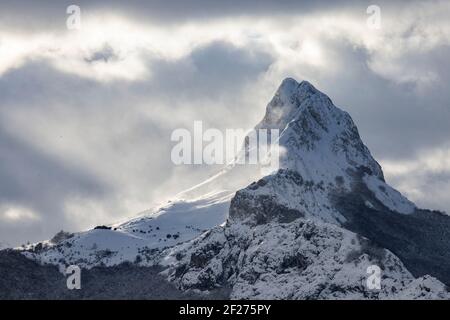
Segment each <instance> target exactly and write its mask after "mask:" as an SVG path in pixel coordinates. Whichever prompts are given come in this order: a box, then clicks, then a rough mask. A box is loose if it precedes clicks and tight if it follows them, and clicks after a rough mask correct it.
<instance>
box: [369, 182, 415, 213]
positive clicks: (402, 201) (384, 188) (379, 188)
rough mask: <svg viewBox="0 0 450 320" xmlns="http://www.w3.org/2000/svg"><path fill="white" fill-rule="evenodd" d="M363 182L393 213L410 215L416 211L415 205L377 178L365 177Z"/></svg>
mask: <svg viewBox="0 0 450 320" xmlns="http://www.w3.org/2000/svg"><path fill="white" fill-rule="evenodd" d="M363 180H364V182H365V183H366V185H367V187H368V188H369V190H370V191H372V192H373V194H374V195H375V197H376V198H377V199H378V200H379V201H381V202H382V203H383V204H384V205H385V206H386V207H388V208H389V209H391V210H392V211H395V212H398V213H404V214H410V213H413V212H414V211H415V210H416V205H415V204H414V203H412V202H411V201H409V200H408V199H406V198H405V197H404V196H402V194H401V193H400V192H398V191H397V190H395V189H394V188H392V187H391V186H389V185H388V184H386V183H385V182H384V181H382V180H380V179H378V178H377V177H374V176H370V175H365V176H364V177H363Z"/></svg>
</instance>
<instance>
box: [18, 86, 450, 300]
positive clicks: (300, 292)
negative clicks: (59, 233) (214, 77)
mask: <svg viewBox="0 0 450 320" xmlns="http://www.w3.org/2000/svg"><path fill="white" fill-rule="evenodd" d="M255 129H279V130H280V135H279V139H278V141H276V143H278V145H279V146H280V147H281V149H282V152H281V154H280V168H279V170H276V171H274V172H272V173H271V174H269V175H266V176H261V171H260V170H259V168H258V167H257V166H254V165H239V164H237V162H235V163H231V164H229V165H227V166H226V167H225V168H224V169H223V170H222V171H221V172H219V173H218V174H217V175H216V176H214V177H212V178H211V179H208V180H207V181H205V182H203V183H200V184H198V185H196V186H195V187H193V188H191V189H189V190H187V191H186V192H183V193H182V194H179V195H178V196H177V197H176V200H174V201H172V202H170V203H168V204H166V205H164V206H161V207H159V208H156V209H154V210H150V211H148V212H145V213H143V214H142V215H140V216H138V217H137V218H135V219H133V220H130V221H128V222H125V223H122V224H119V225H113V226H111V227H110V228H100V229H94V230H90V231H87V232H82V233H77V234H74V235H72V236H70V237H65V238H64V239H61V241H53V242H51V241H46V242H43V243H40V244H37V245H32V246H30V247H29V248H27V250H25V251H24V254H25V255H26V256H28V257H30V258H33V259H35V260H37V261H40V262H42V263H51V264H58V265H60V266H64V265H69V264H78V265H80V266H82V267H85V268H91V267H93V266H97V265H103V264H104V265H107V266H112V265H116V264H119V263H121V262H124V261H131V262H135V263H137V264H139V265H155V264H159V265H163V266H164V267H165V268H166V271H165V275H166V276H167V277H168V278H169V279H170V280H171V281H173V282H174V283H176V284H177V285H178V286H179V287H180V288H181V289H183V290H192V289H195V290H200V291H205V292H206V291H209V290H211V289H214V288H218V287H229V288H230V289H231V295H232V297H233V298H282V299H302V298H321V299H322V298H346V299H350V298H448V297H449V296H448V292H447V291H446V288H445V286H444V285H443V284H442V283H441V282H439V281H438V280H436V279H435V278H432V277H429V276H424V277H418V278H417V279H415V278H414V277H413V276H412V275H411V273H410V272H409V271H408V270H407V268H406V267H405V265H404V264H403V263H402V261H400V259H399V257H398V255H395V254H394V253H392V252H390V251H389V250H386V249H383V248H379V247H377V246H376V245H374V243H373V242H371V241H369V240H368V239H366V238H364V237H362V236H360V235H358V234H356V233H354V232H351V231H349V230H348V229H349V228H350V226H351V225H352V223H353V224H354V225H355V226H356V222H355V221H349V220H352V219H353V220H355V219H354V217H355V214H356V215H357V214H358V213H357V212H355V211H358V210H359V208H360V207H358V205H359V203H357V201H356V200H355V201H356V202H355V203H354V204H353V203H351V206H350V205H347V203H342V202H343V200H342V199H344V198H345V199H346V201H347V202H348V199H350V200H352V199H357V200H358V201H359V200H360V199H362V201H363V206H364V208H366V209H367V210H369V211H370V210H372V211H371V212H373V213H374V214H378V213H379V215H377V216H376V217H378V216H382V214H387V215H390V216H393V217H395V218H396V219H397V216H402V217H413V216H414V217H415V215H416V214H417V212H418V209H417V208H416V206H415V205H414V204H413V203H412V202H410V201H409V200H408V199H406V198H405V197H403V196H402V195H401V194H400V192H398V191H396V190H395V189H393V188H392V187H390V186H389V185H387V184H386V182H385V180H384V177H383V172H382V170H381V167H380V166H379V164H378V163H377V162H376V161H375V159H374V158H373V157H372V155H371V154H370V152H369V150H368V148H367V147H366V146H365V145H364V143H363V142H362V141H361V138H360V136H359V133H358V130H357V128H356V126H355V124H354V123H353V121H352V119H351V117H350V116H349V114H348V113H346V112H344V111H342V110H341V109H339V108H337V107H336V106H334V105H333V103H332V101H331V100H330V98H328V97H327V96H326V95H325V94H323V93H322V92H320V91H318V90H317V89H316V88H314V87H313V86H312V85H311V84H310V83H308V82H306V81H303V82H301V83H298V82H296V81H295V80H293V79H290V78H288V79H285V80H284V81H283V82H282V84H281V86H280V87H279V88H278V90H277V92H276V93H275V96H274V98H273V99H272V100H271V101H270V103H269V104H268V105H267V109H266V114H265V116H264V118H263V120H262V121H261V122H260V123H259V124H258V125H257V126H256V127H255ZM269 132H270V131H269ZM272 142H273V141H272ZM247 153H248V149H247V146H246V145H245V144H244V146H243V148H242V150H241V153H240V155H239V156H238V158H239V157H244V156H245V155H246V154H247ZM224 190H226V191H224ZM355 195H357V197H355ZM339 201H340V202H339ZM338 202H339V205H337V203H338ZM344 202H345V201H344ZM347 209H348V210H351V211H352V212H351V215H350V214H346V213H347V212H346V211H345V210H347ZM343 210H344V211H343ZM367 210H365V211H364V212H365V213H367V212H366V211H367ZM381 213H382V214H381ZM374 217H375V216H374ZM416 220H417V219H416ZM419 220H420V219H419ZM405 221H406V222H405V223H407V220H405ZM414 221H415V220H414ZM436 221H438V220H436ZM357 223H358V224H357V227H358V228H359V229H361V230H367V227H368V224H364V221H359V220H358V221H357ZM402 223H403V222H402ZM414 223H416V222H414ZM397 225H398V224H397ZM363 227H364V228H363ZM401 227H402V226H401V225H400V226H399V228H401ZM355 228H356V227H355ZM350 229H351V228H350ZM351 230H353V229H351ZM393 230H395V229H393ZM383 232H384V231H383ZM392 236H393V237H392V239H395V237H394V235H392ZM383 237H384V240H385V239H386V238H389V234H388V233H387V234H383ZM374 238H376V236H375V237H374ZM371 239H372V240H374V239H373V238H371ZM401 240H402V241H403V239H401ZM405 241H406V243H408V241H409V240H408V239H406V240H405ZM55 242H56V243H55ZM383 243H386V241H384V242H383ZM387 243H388V242H387ZM398 243H403V242H397V243H396V244H398ZM414 245H415V243H412V242H410V243H408V246H410V247H411V248H414ZM427 245H428V244H427ZM440 246H441V247H440V251H439V252H445V250H444V249H445V248H444V246H443V245H440ZM411 250H412V249H411ZM413 251H414V250H413ZM404 256H408V257H411V255H409V253H405V254H404ZM443 259H444V260H445V259H447V258H446V257H444V258H443ZM412 260H414V259H412ZM445 261H447V260H445ZM420 263H421V267H423V268H422V269H425V270H434V269H433V268H430V267H429V265H431V264H430V263H429V261H428V262H427V261H420ZM449 263H450V260H449ZM373 264H376V265H379V266H380V267H381V268H382V270H383V284H382V289H381V290H379V291H375V292H374V291H370V290H369V291H368V290H367V288H366V287H365V286H364V284H363V280H364V279H366V277H367V274H366V270H367V267H368V266H369V265H373ZM439 272H440V273H439ZM439 272H438V273H439V274H442V272H441V271H439ZM420 275H422V274H420Z"/></svg>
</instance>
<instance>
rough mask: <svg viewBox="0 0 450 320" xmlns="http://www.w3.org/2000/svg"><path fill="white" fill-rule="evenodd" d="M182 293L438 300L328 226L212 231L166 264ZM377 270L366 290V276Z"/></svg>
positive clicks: (388, 258) (379, 253) (431, 286)
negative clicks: (374, 285) (376, 279)
mask: <svg viewBox="0 0 450 320" xmlns="http://www.w3.org/2000/svg"><path fill="white" fill-rule="evenodd" d="M168 258H169V260H168V261H167V260H166V263H168V264H169V265H170V271H169V279H171V280H172V281H173V282H174V283H175V284H176V285H177V286H178V287H179V288H180V289H182V290H192V289H196V290H200V291H203V292H207V291H209V290H216V289H217V288H223V287H229V288H231V298H234V299H403V298H406V299H408V298H411V299H416V298H421V299H422V298H423V299H430V298H431V299H446V298H449V297H450V295H449V293H448V292H447V291H446V289H445V286H444V285H443V284H442V283H441V282H439V281H438V280H436V279H435V278H432V277H429V276H426V277H423V278H419V279H415V278H414V277H413V276H412V275H411V274H410V273H409V272H408V270H407V269H406V268H405V267H404V265H403V264H402V262H401V261H400V260H399V259H398V258H397V257H396V256H395V255H393V254H392V253H391V252H389V251H388V250H385V249H383V248H381V247H378V246H377V245H375V244H374V243H372V242H371V241H369V240H367V239H365V238H362V237H359V236H358V235H356V234H354V233H352V232H349V231H346V230H344V229H342V228H339V227H337V226H335V225H331V224H325V223H319V222H313V221H310V220H305V219H298V220H295V221H293V222H291V223H276V222H271V223H267V224H262V225H257V226H253V227H250V226H247V225H244V224H239V223H231V224H229V225H227V226H225V227H217V228H215V229H213V230H211V231H210V232H208V233H206V234H205V235H203V236H202V237H200V238H199V239H197V240H195V241H194V242H192V243H191V244H189V245H187V246H180V247H177V248H175V249H174V250H173V251H172V252H171V253H170V255H169V256H168ZM371 265H378V266H379V267H380V268H381V270H382V271H381V272H382V280H381V290H370V289H369V288H368V287H367V285H366V281H367V277H368V274H367V268H368V267H369V266H371Z"/></svg>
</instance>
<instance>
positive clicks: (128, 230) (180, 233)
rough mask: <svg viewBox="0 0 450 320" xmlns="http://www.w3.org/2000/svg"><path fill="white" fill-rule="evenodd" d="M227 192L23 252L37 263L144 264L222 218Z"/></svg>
mask: <svg viewBox="0 0 450 320" xmlns="http://www.w3.org/2000/svg"><path fill="white" fill-rule="evenodd" d="M232 195H233V193H230V192H220V193H212V194H208V195H206V196H204V197H202V198H197V199H193V200H178V201H174V202H170V203H168V204H167V205H164V206H161V207H160V208H157V209H156V210H155V211H151V212H144V213H143V214H142V215H141V216H140V217H138V218H135V219H133V220H130V221H128V222H125V223H123V224H120V225H113V226H111V227H103V228H101V229H94V230H89V231H86V232H80V233H76V234H74V235H73V236H72V237H70V238H68V239H65V240H63V241H61V242H60V243H57V244H54V243H51V242H48V241H47V242H44V243H41V244H34V245H31V246H30V247H28V248H27V250H26V251H24V254H25V255H27V256H28V257H30V258H33V259H36V260H38V261H39V262H41V263H49V264H59V265H61V266H64V265H70V264H77V265H79V266H80V267H84V268H92V267H94V266H98V265H106V266H112V265H116V264H120V263H121V262H124V261H130V262H140V263H142V264H145V262H147V260H148V262H149V259H150V257H151V256H152V255H153V254H155V253H156V252H158V251H160V250H161V249H163V248H165V247H170V246H174V245H176V244H178V243H182V242H185V241H188V240H191V239H193V238H195V237H197V236H198V235H200V234H202V233H203V232H205V231H206V230H209V229H210V228H212V227H214V226H217V225H219V224H221V223H223V221H225V219H226V216H227V214H228V208H229V205H230V199H231V197H232Z"/></svg>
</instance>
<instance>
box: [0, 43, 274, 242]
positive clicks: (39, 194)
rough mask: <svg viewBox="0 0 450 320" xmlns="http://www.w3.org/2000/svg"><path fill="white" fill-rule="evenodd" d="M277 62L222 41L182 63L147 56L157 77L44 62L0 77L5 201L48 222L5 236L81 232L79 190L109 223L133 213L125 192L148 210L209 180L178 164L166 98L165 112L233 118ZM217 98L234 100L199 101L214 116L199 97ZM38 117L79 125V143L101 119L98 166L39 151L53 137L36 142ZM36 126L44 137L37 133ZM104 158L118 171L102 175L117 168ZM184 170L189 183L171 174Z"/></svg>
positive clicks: (0, 187) (1, 196)
mask: <svg viewBox="0 0 450 320" xmlns="http://www.w3.org/2000/svg"><path fill="white" fill-rule="evenodd" d="M100 60H102V59H100ZM102 61H103V60H102ZM271 61H272V60H271V57H270V56H269V55H268V54H267V53H265V52H263V51H258V50H252V51H247V50H245V49H239V48H236V47H234V46H233V45H231V44H229V43H226V42H215V43H211V44H210V45H207V46H203V47H200V48H197V49H196V50H194V51H193V52H192V53H191V54H190V55H188V56H186V57H184V58H182V59H179V60H176V61H164V60H152V59H151V58H149V61H148V63H149V68H152V77H151V78H150V79H147V80H143V81H137V82H127V81H120V80H118V81H114V82H111V83H100V82H96V81H93V80H90V79H85V78H80V77H78V76H76V75H72V74H68V73H63V72H60V71H58V70H56V69H55V68H53V67H52V66H51V65H50V64H49V63H47V62H45V61H34V62H29V63H26V64H25V65H24V66H22V67H20V68H18V69H12V70H10V71H9V72H7V73H6V74H4V75H3V76H2V77H0V96H1V97H2V98H1V100H0V132H1V134H0V159H1V161H0V181H1V183H0V207H2V206H3V207H8V206H12V205H15V204H17V205H19V206H23V207H26V208H30V209H32V210H33V211H35V212H36V213H37V214H39V216H40V218H41V220H39V221H26V222H25V221H17V222H10V223H8V224H4V225H3V226H2V227H1V229H2V230H0V231H2V232H1V235H2V236H1V239H0V241H3V242H9V243H13V244H18V243H19V240H20V241H22V240H23V241H25V240H30V241H36V240H40V239H45V238H49V237H51V236H52V234H53V233H55V232H56V231H58V230H59V229H61V228H64V229H69V230H74V228H77V226H75V225H74V222H75V221H74V219H75V220H76V217H73V216H70V215H71V212H69V211H67V209H66V208H65V207H64V205H65V204H66V202H67V201H68V200H69V199H71V198H72V197H74V196H75V197H78V198H80V199H81V201H83V199H84V200H86V201H94V202H97V203H99V204H100V205H102V206H104V207H106V208H107V209H108V210H110V212H109V217H106V218H105V219H106V221H102V222H101V223H110V222H114V221H115V219H117V218H118V217H121V215H123V214H125V213H129V212H126V211H125V210H126V208H124V207H123V206H121V205H120V199H123V197H124V195H129V194H130V193H131V194H133V196H135V197H136V198H140V199H141V200H142V201H143V202H145V201H147V203H148V205H149V206H150V204H151V203H152V201H153V200H155V201H157V200H158V199H155V198H154V197H155V193H156V194H157V195H161V192H162V191H161V190H160V189H163V190H169V191H170V192H171V193H176V192H178V191H181V190H182V189H184V188H187V187H189V186H191V185H192V184H193V183H196V182H198V181H199V180H200V179H202V177H203V178H204V177H206V175H207V174H208V170H211V168H204V167H201V166H198V167H195V168H189V170H180V169H179V168H178V169H177V168H174V166H173V165H172V163H171V161H170V148H171V141H170V134H171V132H172V130H173V129H174V128H176V127H177V126H178V125H179V124H177V123H171V122H170V121H168V122H161V121H160V118H159V117H158V115H157V113H159V112H160V110H161V109H155V110H153V107H155V105H161V104H162V106H160V107H161V108H163V109H164V110H165V111H164V112H165V113H167V114H171V115H172V116H175V115H178V116H179V115H180V114H183V112H184V110H190V111H189V113H186V114H185V115H186V117H188V119H186V120H187V122H192V121H193V120H194V119H203V118H205V113H208V114H210V115H213V116H212V120H214V119H216V120H217V121H221V120H222V119H223V118H224V117H225V115H226V116H228V117H230V118H231V119H228V121H231V120H232V118H234V117H235V115H236V113H233V112H232V110H231V111H230V110H229V109H227V108H226V106H229V105H233V106H234V108H235V109H234V111H237V110H238V108H239V107H240V106H241V104H240V103H239V101H240V99H241V97H242V95H243V92H242V90H243V88H244V87H245V85H246V84H248V83H253V82H254V81H255V80H256V79H257V77H258V76H260V75H261V74H263V73H264V72H265V71H266V70H267V68H268V66H269V65H270V63H271ZM87 63H88V62H87ZM184 69H189V70H191V71H190V72H184V71H183V70H184ZM219 95H221V96H223V97H224V99H225V100H226V102H223V104H222V105H220V104H219V105H212V104H211V103H206V104H202V103H199V105H207V107H208V108H209V110H208V112H205V111H204V110H202V109H201V108H200V107H197V103H198V102H199V101H217V98H218V96H219ZM161 101H162V102H161ZM17 112H18V113H20V114H21V115H27V114H29V115H30V116H29V119H27V118H24V119H22V120H24V123H25V127H24V128H21V127H17V125H16V124H15V123H14V122H9V121H6V119H7V118H8V116H10V115H13V114H15V113H17ZM36 114H38V115H41V116H42V118H41V119H45V121H46V122H47V125H46V128H50V129H51V128H53V127H54V126H55V125H58V127H61V125H64V124H66V125H67V126H71V125H73V124H77V126H78V130H79V132H78V133H79V134H77V136H76V137H75V139H77V140H79V141H74V142H82V141H80V140H82V139H83V137H85V135H84V131H86V130H90V129H89V127H90V126H93V125H94V126H95V127H96V128H95V130H98V132H99V133H101V135H99V136H95V137H92V138H93V139H97V140H98V139H100V140H101V139H104V140H101V141H99V143H100V146H101V148H102V151H98V150H94V149H93V150H91V152H92V153H93V154H94V155H95V154H97V153H98V154H99V157H98V159H97V160H95V163H94V164H93V166H92V167H85V166H84V165H83V164H82V163H81V162H79V161H77V160H76V159H73V161H70V163H67V161H66V160H64V159H67V158H66V157H64V156H65V155H64V154H61V155H60V157H58V158H55V157H52V156H49V155H48V154H44V153H43V152H41V151H39V150H38V149H37V148H36V146H35V145H34V144H33V141H36V142H41V143H42V142H43V143H44V145H45V142H46V141H45V140H43V141H38V140H37V139H46V138H45V136H44V135H41V134H40V131H39V130H40V129H39V127H37V126H36V124H35V123H33V121H34V118H33V116H32V115H36ZM55 114H57V115H59V117H55ZM153 116H155V117H153ZM189 117H192V118H189ZM58 121H62V123H58ZM62 128H64V126H63V127H62ZM115 128H119V129H117V130H115ZM29 129H31V130H29ZM36 130H37V131H36ZM51 130H53V129H51ZM33 132H37V135H35V136H32V137H30V133H31V134H33ZM60 136H61V137H60ZM59 138H61V141H62V142H63V143H66V144H70V143H72V142H73V140H71V139H73V137H72V138H69V137H67V132H64V129H62V131H55V132H54V136H53V137H51V139H52V140H55V139H59ZM48 151H51V150H48ZM105 157H106V159H107V160H104V158H105ZM104 161H108V162H111V163H112V164H114V166H115V167H114V172H111V175H110V176H111V177H104V176H100V175H99V173H98V171H99V170H98V169H99V168H101V167H104V166H105V165H109V164H108V163H105V162H104ZM73 163H77V164H78V166H77V167H75V166H74V165H73ZM205 169H206V170H205ZM174 170H176V171H174ZM181 172H182V175H183V177H184V179H183V178H181V177H179V178H177V179H175V180H174V181H171V180H170V179H171V178H172V177H173V176H174V174H176V173H181ZM115 175H118V176H120V177H121V178H120V179H122V180H120V181H121V183H119V184H117V180H115ZM110 178H111V179H110ZM114 181H115V182H114ZM169 191H168V192H169ZM114 206H116V207H114ZM143 209H146V208H143ZM68 216H70V218H68ZM91 227H92V226H91ZM25 236H26V237H25Z"/></svg>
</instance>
